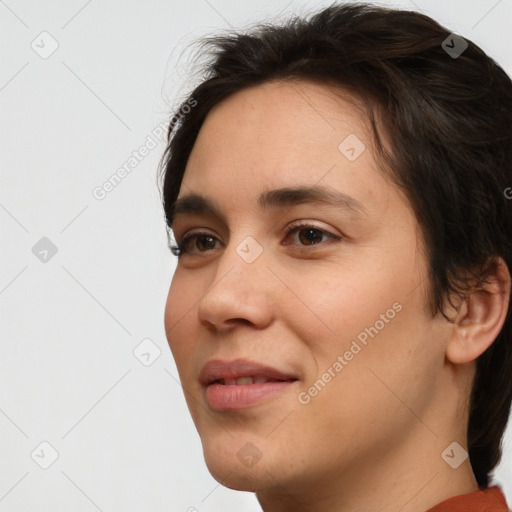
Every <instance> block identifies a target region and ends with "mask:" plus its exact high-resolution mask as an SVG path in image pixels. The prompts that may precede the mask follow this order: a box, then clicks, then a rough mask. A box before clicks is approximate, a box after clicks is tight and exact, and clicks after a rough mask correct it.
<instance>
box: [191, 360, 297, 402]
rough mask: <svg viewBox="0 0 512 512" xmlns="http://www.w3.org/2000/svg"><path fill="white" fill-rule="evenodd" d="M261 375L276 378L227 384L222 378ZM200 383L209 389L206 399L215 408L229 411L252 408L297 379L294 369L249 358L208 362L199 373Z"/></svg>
mask: <svg viewBox="0 0 512 512" xmlns="http://www.w3.org/2000/svg"><path fill="white" fill-rule="evenodd" d="M242 377H255V378H256V377H260V378H267V379H273V380H272V381H270V382H263V383H257V384H256V383H251V384H237V385H226V384H223V383H221V382H219V381H221V380H222V379H238V378H242ZM199 380H200V382H201V384H202V385H203V386H204V387H205V388H206V390H205V392H206V401H207V403H208V405H209V406H210V407H211V408H212V409H215V410H219V411H227V410H236V409H243V408H247V407H252V406H255V405H257V404H260V403H262V402H266V401H267V400H269V399H271V398H273V397H276V396H277V395H279V394H281V393H283V392H284V391H285V390H287V389H289V388H290V386H292V385H293V384H294V383H295V382H297V381H298V378H297V376H296V375H294V374H292V373H291V372H286V371H282V370H278V369H277V368H274V367H271V366H268V365H264V364H261V363H257V362H255V361H249V360H247V359H234V360H231V361H223V360H220V359H214V360H211V361H208V362H207V363H206V364H205V365H204V366H203V368H202V369H201V372H200V374H199Z"/></svg>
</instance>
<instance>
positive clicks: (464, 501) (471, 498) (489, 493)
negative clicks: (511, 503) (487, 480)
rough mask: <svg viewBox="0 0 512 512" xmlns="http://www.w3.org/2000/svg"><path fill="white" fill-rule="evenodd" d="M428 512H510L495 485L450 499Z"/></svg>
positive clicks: (503, 497)
mask: <svg viewBox="0 0 512 512" xmlns="http://www.w3.org/2000/svg"><path fill="white" fill-rule="evenodd" d="M427 512H509V509H508V506H507V502H506V500H505V496H504V495H503V493H502V491H501V489H500V488H499V487H498V486H497V485H494V486H492V487H489V488H487V489H480V490H479V491H475V492H470V493H468V494H460V495H459V496H453V497H451V498H448V499H447V500H444V501H442V502H441V503H438V504H437V505H436V506H435V507H433V508H429V509H428V510H427Z"/></svg>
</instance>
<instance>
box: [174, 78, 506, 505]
mask: <svg viewBox="0 0 512 512" xmlns="http://www.w3.org/2000/svg"><path fill="white" fill-rule="evenodd" d="M349 134H355V135H356V136H357V137H358V138H359V139H360V140H361V141H362V142H363V143H364V144H365V146H366V149H365V150H364V151H363V152H362V154H361V155H360V156H359V157H358V158H357V159H356V160H354V161H349V160H348V159H347V158H346V157H345V156H344V155H343V154H342V153H341V152H340V150H339V149H338V145H339V144H340V142H342V141H343V140H344V139H345V138H346V137H347V136H348V135H349ZM375 158H376V157H375V155H374V154H373V151H372V138H371V135H370V130H369V126H368V122H367V121H366V119H365V117H364V116H363V114H362V111H361V110H359V109H357V108H356V107H355V106H354V105H353V103H351V102H349V101H346V100H345V99H344V98H343V97H342V96H341V95H340V94H339V92H338V93H336V92H335V91H333V90H332V89H330V88H328V87H327V86H325V85H321V84H314V83H309V82H302V81H298V82H294V83H291V82H287V83H286V82H271V83H266V84H264V85H259V86H256V87H252V88H249V89H246V90H244V91H241V92H239V93H236V94H234V95H232V96H230V97H229V98H227V99H226V100H224V101H223V102H222V103H220V104H219V105H217V106H216V107H215V108H214V109H213V110H212V111H211V112H210V114H209V115H208V117H207V118H206V120H205V122H204V124H203V126H202V129H201V131H200V134H199V136H198V139H197V141H196V143H195V145H194V148H193V151H192V154H191V156H190V159H189V162H188V164H187V168H186V172H185V175H184V179H183V183H182V187H181V189H180V194H179V196H180V197H182V196H183V195H186V194H189V193H191V192H196V193H201V194H207V195H208V196H209V197H211V198H212V199H214V200H215V201H216V202H217V203H218V205H219V208H220V209H221V212H222V216H223V219H222V218H217V217H212V216H209V215H199V214H194V215H186V216H182V217H177V218H176V221H175V223H174V224H173V231H174V235H175V238H176V240H177V241H180V240H181V238H182V237H183V235H185V234H186V233H187V232H190V231H191V230H194V231H196V232H197V231H199V230H200V231H206V234H207V235H211V236H214V237H215V238H216V240H218V242H216V243H215V245H214V246H213V247H212V246H208V244H207V242H206V243H205V242H204V238H203V239H198V240H195V241H194V242H192V243H189V245H188V247H189V250H190V251H192V252H190V253H188V254H185V255H184V256H182V257H181V259H180V260H179V263H178V266H177V269H176V271H175V273H174V276H173V279H172V283H171V286H170V290H169V295H168V300H167V306H166V312H165V327H166V331H167V337H168V340H169V344H170V347H171V350H172V353H173V356H174V358H175V361H176V364H177V368H178V371H179V375H180V379H181V382H182V385H183V388H184V390H185V397H186V400H187V404H188V407H189V409H190V412H191V415H192V418H193V420H194V423H195V425H196V427H197V429H198V432H199V434H200V437H201V440H202V444H203V450H204V456H205V461H206V464H207V466H208V468H209V470H210V472H211V473H212V475H213V476H214V478H216V479H217V480H218V481H219V482H221V483H223V484H224V485H226V486H228V487H230V488H233V489H239V490H247V491H255V492H256V495H257V498H258V500H259V502H260V504H261V505H262V507H263V509H264V510H265V511H266V512H269V511H270V512H278V511H289V510H299V511H315V512H322V511H324V510H325V511H327V510H329V511H332V510H337V511H351V512H354V511H365V512H369V511H380V512H387V511H389V512H391V511H392V512H396V511H397V510H400V511H401V512H421V511H425V510H427V509H428V508H430V507H432V506H434V505H435V504H437V503H439V502H440V501H442V500H444V499H447V498H449V497H451V496H454V495H458V494H464V493H468V492H472V491H475V490H477V489H478V486H477V483H476V480H475V478H474V476H473V473H472V471H471V467H470V464H469V460H467V459H466V460H465V461H464V462H463V463H462V464H461V465H460V466H459V467H458V468H457V469H453V468H452V467H450V466H449V465H448V464H447V463H446V462H445V461H444V460H443V459H442V458H441V453H442V452H443V451H444V450H445V448H447V446H448V445H450V443H452V442H454V441H456V442H458V443H459V444H460V445H461V446H462V447H464V448H467V444H466V434H465V431H466V425H467V400H468V396H469V392H470V389H471V382H472V378H473V376H474V368H475V365H474V359H476V357H478V355H480V354H481V353H482V352H483V351H484V350H485V349H486V348H487V347H488V346H489V345H490V344H491V343H492V341H493V340H494V339H495V337H496V335H497V334H498V332H499V330H500V329H501V326H502V325H503V322H504V318H505V313H506V308H507V304H508V294H507V293H504V292H503V290H509V289H510V276H509V274H508V271H507V269H506V266H504V265H503V264H500V265H499V266H498V267H497V268H496V272H495V275H491V276H490V280H489V285H488V286H487V288H485V289H484V291H482V292H479V293H475V294H474V295H472V296H471V297H470V300H468V301H467V302H464V303H461V305H460V308H459V309H458V313H457V311H452V313H453V314H454V315H456V321H455V322H454V323H449V322H447V321H446V320H445V319H444V318H443V317H442V316H441V315H437V316H435V317H432V316H431V315H430V314H429V313H428V310H427V307H426V301H427V293H428V279H426V276H427V272H426V268H427V267H426V260H425V257H424V252H423V245H422V244H423V242H422V239H421V234H420V231H419V226H418V222H417V220H416V218H415V216H414V214H413V212H412V210H411V207H410V205H409V204H408V202H407V200H406V199H405V198H404V196H403V195H402V194H401V193H400V191H399V190H398V189H397V188H396V187H395V186H393V185H392V184H391V183H390V181H389V179H387V178H386V177H384V175H383V173H382V172H380V171H379V168H378V165H377V162H376V159H375ZM317 184H318V185H324V186H327V187H330V188H332V189H335V190H337V191H339V192H343V193H345V194H347V195H349V196H351V197H353V198H354V199H356V200H357V201H359V202H360V203H362V205H363V206H364V208H365V214H364V215H360V216H358V215H357V214H355V213H353V212H350V211H340V210H337V209H336V208H333V207H329V206H318V205H311V204H302V205H298V206H293V207H285V208H278V209H269V210H262V209H260V207H259V206H258V204H257V197H258V195H259V194H260V192H262V191H265V190H268V189H271V188H279V187H285V186H297V185H304V186H313V185H317ZM296 220H303V221H308V223H310V224H312V225H314V227H315V228H317V229H321V230H323V231H324V232H325V233H332V234H333V235H336V236H342V238H341V240H334V239H331V238H330V237H329V236H328V234H325V235H324V236H323V237H320V236H319V243H317V244H314V245H311V244H309V245H308V244H307V240H305V236H304V231H302V232H295V233H294V234H291V235H290V236H289V237H287V236H286V232H287V227H288V226H289V225H290V224H291V223H292V222H293V221H296ZM198 228H201V229H198ZM306 231H307V230H306ZM301 233H302V236H300V235H301ZM247 236H251V237H253V238H254V239H255V240H256V241H257V242H258V243H259V245H260V246H261V247H262V248H263V252H262V254H261V255H260V256H259V257H258V258H257V259H256V260H255V261H254V262H252V263H247V262H246V261H244V260H243V259H242V258H241V257H240V256H239V254H238V253H237V252H236V248H237V246H238V245H239V244H240V243H241V242H242V240H244V239H245V238H246V237H247ZM201 242H203V243H201ZM500 292H501V293H500ZM397 302H398V303H399V304H400V305H401V306H402V308H401V311H400V312H398V313H396V315H395V316H394V318H393V319H392V320H389V321H388V322H387V323H385V326H384V327H383V328H382V329H381V330H379V332H378V334H377V335H376V336H375V337H374V338H369V339H368V343H367V345H366V346H364V345H361V344H359V345H361V346H362V350H361V351H360V352H359V353H358V354H357V355H356V356H354V357H353V359H352V360H351V361H349V362H348V364H347V365H346V366H344V368H343V370H342V371H341V372H339V373H338V374H337V375H336V377H335V378H332V380H331V381H330V382H329V383H328V384H327V385H326V386H325V387H324V388H323V389H322V390H321V391H320V392H318V393H317V395H316V396H314V397H312V398H311V400H310V402H309V403H307V404H301V403H300V402H299V400H298V393H299V392H301V391H307V390H308V388H310V387H311V386H312V385H313V384H314V382H315V381H317V380H318V379H319V378H320V377H321V376H322V374H324V373H325V372H326V371H327V369H328V368H330V367H332V366H333V363H334V362H335V361H336V360H337V357H338V356H339V355H343V354H344V353H345V352H346V351H347V350H349V349H350V346H351V343H352V341H353V340H355V339H357V335H358V334H359V333H361V332H362V331H364V329H365V328H368V327H370V326H374V325H375V323H376V321H377V320H379V319H380V318H382V317H381V315H382V314H384V315H385V314H386V311H387V310H389V309H390V308H392V305H393V304H394V303H397ZM448 312H450V310H448ZM238 357H243V358H247V359H251V360H254V361H258V362H262V363H265V364H268V365H271V366H275V367H277V368H279V369H281V370H287V371H289V372H293V373H294V374H296V375H298V376H299V381H298V382H296V383H295V384H293V386H290V387H289V388H288V390H287V391H286V392H284V393H282V394H281V395H279V396H278V397H275V398H272V399H271V400H268V401H266V402H264V403H261V404H258V405H256V406H253V407H250V408H247V409H243V410H237V411H224V412H221V411H215V410H212V409H210V408H209V406H208V404H207V402H206V400H205V393H204V389H203V388H202V387H201V384H200V383H199V372H200V370H201V368H202V366H203V365H204V363H205V362H207V361H208V360H210V359H214V358H216V359H217V358H219V359H233V358H238ZM247 442H250V443H252V444H253V445H254V446H256V447H257V449H258V450H259V452H260V453H261V458H260V459H259V460H258V461H257V462H256V463H255V464H254V465H253V466H252V467H247V466H245V465H244V464H242V462H241V461H240V459H239V458H238V457H237V453H238V451H239V450H240V449H241V448H242V447H243V446H244V445H245V444H246V443H247Z"/></svg>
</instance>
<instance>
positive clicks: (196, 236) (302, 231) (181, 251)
mask: <svg viewBox="0 0 512 512" xmlns="http://www.w3.org/2000/svg"><path fill="white" fill-rule="evenodd" d="M295 233H298V234H299V236H298V240H299V245H302V247H299V248H298V250H303V249H304V248H306V247H308V246H312V245H321V244H325V243H326V242H325V241H322V238H323V237H325V236H326V237H327V238H330V239H333V240H341V238H342V237H341V236H338V235H333V234H332V233H330V232H328V231H326V230H324V229H321V228H319V227H318V226H315V225H312V224H309V223H307V222H303V221H299V222H296V223H294V224H292V225H291V226H289V227H288V230H287V232H286V237H285V240H286V239H288V238H290V236H291V235H294V234H295ZM192 242H195V243H193V244H192ZM216 242H219V243H220V241H219V240H218V238H217V237H215V236H213V235H211V234H209V233H206V232H199V233H190V234H187V235H185V236H184V237H183V238H182V240H181V242H179V243H177V244H176V245H171V246H170V250H171V252H172V254H174V256H176V257H177V258H178V259H179V258H181V257H182V256H183V255H185V254H191V255H193V254H196V255H197V254H201V253H205V252H208V251H209V250H212V249H215V248H216V247H215V243H216ZM191 245H192V246H193V247H192V248H191V247H190V246H191ZM284 245H296V244H293V243H292V244H291V243H289V242H286V243H285V244H284ZM193 248H195V249H198V250H199V252H193ZM201 248H205V250H201Z"/></svg>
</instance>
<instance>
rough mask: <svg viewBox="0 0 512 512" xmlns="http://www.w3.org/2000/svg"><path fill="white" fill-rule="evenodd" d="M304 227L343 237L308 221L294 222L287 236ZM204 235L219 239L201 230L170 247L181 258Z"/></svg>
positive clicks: (334, 238) (338, 238)
mask: <svg viewBox="0 0 512 512" xmlns="http://www.w3.org/2000/svg"><path fill="white" fill-rule="evenodd" d="M303 229H314V230H315V231H319V232H321V233H322V234H324V235H327V236H328V237H329V238H331V239H333V240H341V238H342V237H341V236H338V235H333V234H332V233H330V232H329V231H326V230H324V229H321V228H319V227H317V226H314V225H312V224H309V223H306V222H298V223H295V224H292V225H291V226H290V227H289V228H288V231H287V232H286V238H288V237H289V236H290V235H291V234H293V233H295V232H298V231H302V230H303ZM202 236H209V237H211V238H214V239H216V240H217V238H216V237H215V236H213V235H211V234H209V233H204V232H203V233H201V232H199V233H192V234H190V235H185V236H184V237H183V239H182V241H181V242H180V243H177V244H176V245H170V247H169V248H170V250H171V252H172V254H174V256H176V257H177V258H178V259H180V258H181V257H182V256H183V255H184V254H190V252H189V251H187V250H185V246H186V245H187V243H188V242H189V241H190V240H192V239H194V238H196V237H202ZM321 244H322V242H320V243H313V244H312V245H313V246H316V245H321ZM303 247H310V246H303ZM299 250H302V249H299ZM204 252H208V251H203V253H204Z"/></svg>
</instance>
